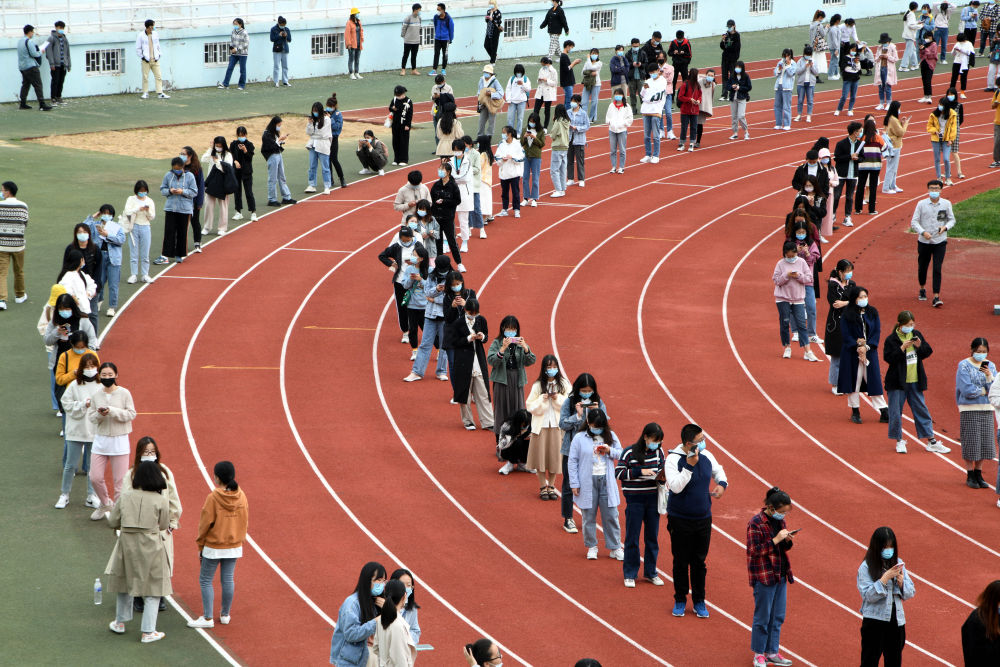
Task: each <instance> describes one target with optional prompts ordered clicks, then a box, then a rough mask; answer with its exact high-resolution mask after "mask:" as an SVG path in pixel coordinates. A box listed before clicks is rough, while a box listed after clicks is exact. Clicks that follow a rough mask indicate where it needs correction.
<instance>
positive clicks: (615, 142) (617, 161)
mask: <svg viewBox="0 0 1000 667" xmlns="http://www.w3.org/2000/svg"><path fill="white" fill-rule="evenodd" d="M653 118H656V120H659V119H660V118H659V116H653ZM608 137H609V138H610V139H611V168H612V169H624V168H625V142H626V140H627V139H628V132H610V131H609V132H608ZM656 137H657V138H656V152H657V154H659V152H660V150H659V149H660V139H659V137H660V135H659V134H657V135H656Z"/></svg>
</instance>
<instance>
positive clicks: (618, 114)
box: [604, 87, 660, 174]
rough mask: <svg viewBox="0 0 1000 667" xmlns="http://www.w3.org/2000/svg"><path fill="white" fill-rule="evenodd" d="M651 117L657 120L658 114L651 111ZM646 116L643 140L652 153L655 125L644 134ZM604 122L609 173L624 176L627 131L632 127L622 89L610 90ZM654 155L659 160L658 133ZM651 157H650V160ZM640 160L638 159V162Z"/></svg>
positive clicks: (644, 131) (630, 116) (644, 117)
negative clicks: (609, 164) (609, 154)
mask: <svg viewBox="0 0 1000 667" xmlns="http://www.w3.org/2000/svg"><path fill="white" fill-rule="evenodd" d="M652 115H653V117H655V118H656V119H659V117H660V116H659V114H657V113H656V110H655V109H654V110H653V111H652ZM645 120H646V116H643V139H644V141H645V142H646V144H647V145H649V147H650V152H652V143H653V136H654V135H653V134H652V131H653V128H655V127H656V123H655V122H654V123H652V126H653V128H651V129H650V133H648V134H647V133H646V127H645V125H646V122H645ZM604 122H605V123H607V125H608V138H609V140H610V142H611V151H610V152H611V173H612V174H615V173H618V174H624V173H625V145H626V143H627V142H628V129H629V128H630V127H632V107H630V106H629V105H628V104H626V103H625V89H624V88H621V87H619V88H613V89H612V90H611V104H609V105H608V109H607V111H606V112H605V114H604ZM655 137H656V149H657V150H656V153H657V158H659V147H660V135H659V132H657V133H656V135H655ZM651 157H652V156H650V158H651ZM641 161H642V159H640V162H641ZM646 161H647V162H648V161H649V160H646Z"/></svg>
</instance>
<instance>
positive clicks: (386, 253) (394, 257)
mask: <svg viewBox="0 0 1000 667" xmlns="http://www.w3.org/2000/svg"><path fill="white" fill-rule="evenodd" d="M417 246H420V247H421V248H422V247H423V246H424V244H423V243H421V242H420V241H414V242H413V249H414V250H416V249H417ZM378 261H380V262H382V263H383V264H385V265H386V266H392V262H393V261H395V262H396V270H395V271H393V272H392V280H393V282H395V281H396V278H398V277H399V272H400V271H402V270H403V248H402V246H400V245H399V243H396V242H393V244H392V245H390V246H389V247H388V248H386V249H385V250H383V251H382V252H380V253H379V254H378Z"/></svg>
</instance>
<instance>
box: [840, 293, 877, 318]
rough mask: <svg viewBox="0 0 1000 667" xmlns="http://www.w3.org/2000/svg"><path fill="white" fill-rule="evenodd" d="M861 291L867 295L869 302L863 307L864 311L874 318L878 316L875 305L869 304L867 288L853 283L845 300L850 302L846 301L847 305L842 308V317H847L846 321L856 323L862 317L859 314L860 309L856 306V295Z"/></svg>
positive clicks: (859, 294)
mask: <svg viewBox="0 0 1000 667" xmlns="http://www.w3.org/2000/svg"><path fill="white" fill-rule="evenodd" d="M862 292H864V293H865V294H866V295H868V297H869V303H868V305H867V306H866V307H865V312H866V313H868V314H870V315H871V316H872V317H875V318H877V317H878V311H877V310H876V309H875V306H873V305H871V302H870V299H871V295H870V294H868V290H866V289H865V288H864V287H861V286H860V285H855V286H854V287H852V288H851V289H849V290H848V291H847V300H848V301H849V302H850V303H848V304H847V306H846V307H845V308H844V317H845V318H846V319H847V321H848V322H854V323H856V324H857V323H860V322H861V321H862V319H863V318H862V316H861V309H860V308H858V304H857V301H858V297H859V296H861V293H862Z"/></svg>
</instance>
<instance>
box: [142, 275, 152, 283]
mask: <svg viewBox="0 0 1000 667" xmlns="http://www.w3.org/2000/svg"><path fill="white" fill-rule="evenodd" d="M142 282H144V283H151V282H153V279H152V278H150V277H149V274H148V273H147V274H146V275H144V276H143V277H142Z"/></svg>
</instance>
